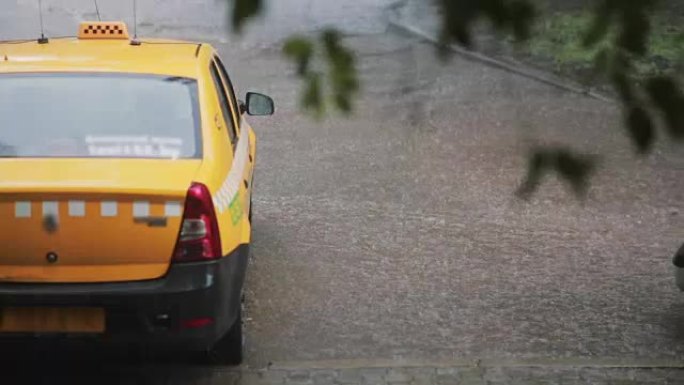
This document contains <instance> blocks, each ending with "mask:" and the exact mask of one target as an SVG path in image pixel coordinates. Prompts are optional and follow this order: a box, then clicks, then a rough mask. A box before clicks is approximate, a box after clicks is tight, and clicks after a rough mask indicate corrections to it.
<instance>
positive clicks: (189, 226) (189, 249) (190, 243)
mask: <svg viewBox="0 0 684 385" xmlns="http://www.w3.org/2000/svg"><path fill="white" fill-rule="evenodd" d="M218 258H221V238H220V237H219V230H218V222H217V221H216V212H215V211H214V203H213V201H212V199H211V194H210V193H209V189H208V188H207V186H205V185H203V184H201V183H193V184H192V185H191V186H190V189H188V195H187V197H186V199H185V211H184V212H183V221H182V222H181V230H180V234H179V235H178V241H177V242H176V249H175V250H174V252H173V261H174V262H201V261H209V260H213V259H218Z"/></svg>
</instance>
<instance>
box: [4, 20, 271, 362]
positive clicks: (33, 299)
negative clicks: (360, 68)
mask: <svg viewBox="0 0 684 385" xmlns="http://www.w3.org/2000/svg"><path fill="white" fill-rule="evenodd" d="M273 112H274V106H273V101H272V99H270V98H269V97H268V96H265V95H262V94H258V93H247V95H246V98H245V99H244V102H242V101H241V100H238V99H237V98H236V96H235V91H234V88H233V86H232V83H231V79H230V77H229V75H228V72H227V71H226V68H225V66H224V64H223V63H222V62H221V60H220V58H219V56H218V54H217V52H216V50H215V49H214V48H212V47H211V45H209V44H204V43H191V42H184V41H174V40H157V39H141V40H138V39H130V37H129V34H128V31H127V28H126V25H125V24H124V23H120V22H86V23H82V24H81V26H80V28H79V33H78V36H76V37H73V38H59V39H49V40H47V39H40V40H38V41H35V40H34V41H5V42H0V338H9V339H14V338H26V337H29V338H36V337H41V336H57V337H60V336H86V337H95V339H96V340H100V339H101V340H104V341H117V342H123V343H129V342H130V343H134V342H135V343H143V344H150V345H151V346H164V347H174V348H175V347H178V348H181V349H184V350H188V351H198V352H203V353H206V356H207V357H208V358H215V359H219V360H222V361H224V362H226V363H232V364H237V363H239V362H240V361H241V359H242V327H241V324H242V322H241V297H242V286H243V282H244V277H245V270H246V267H247V259H248V255H249V244H250V240H251V195H252V176H253V171H254V164H255V159H256V158H255V155H256V137H255V134H254V131H253V130H252V127H251V126H250V125H249V123H248V122H247V120H245V115H270V114H272V113H273Z"/></svg>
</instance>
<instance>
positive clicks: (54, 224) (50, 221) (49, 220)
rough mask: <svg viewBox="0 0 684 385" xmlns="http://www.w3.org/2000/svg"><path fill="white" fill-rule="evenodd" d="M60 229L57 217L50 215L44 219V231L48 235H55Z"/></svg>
mask: <svg viewBox="0 0 684 385" xmlns="http://www.w3.org/2000/svg"><path fill="white" fill-rule="evenodd" d="M58 227H59V223H58V221H57V217H56V216H55V215H52V214H48V215H46V216H45V217H43V229H45V231H47V232H48V233H54V232H55V231H57V228H58Z"/></svg>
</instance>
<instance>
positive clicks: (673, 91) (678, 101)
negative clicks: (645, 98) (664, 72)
mask: <svg viewBox="0 0 684 385" xmlns="http://www.w3.org/2000/svg"><path fill="white" fill-rule="evenodd" d="M646 90H647V92H648V94H649V96H650V97H651V100H653V103H654V104H655V105H656V107H657V108H658V109H659V110H660V112H661V113H662V114H663V117H664V119H665V123H666V124H667V127H668V132H669V133H670V136H671V137H672V138H674V139H677V140H682V139H684V94H683V93H682V90H681V89H679V87H678V86H677V83H676V82H675V80H674V79H672V78H670V77H666V76H656V77H653V78H651V79H649V80H648V82H647V85H646Z"/></svg>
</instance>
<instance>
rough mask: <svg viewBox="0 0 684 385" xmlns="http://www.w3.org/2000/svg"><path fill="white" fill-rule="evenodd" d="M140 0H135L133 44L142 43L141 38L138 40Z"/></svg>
mask: <svg viewBox="0 0 684 385" xmlns="http://www.w3.org/2000/svg"><path fill="white" fill-rule="evenodd" d="M137 8H138V2H137V1H136V0H133V40H131V45H140V40H138V11H137Z"/></svg>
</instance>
